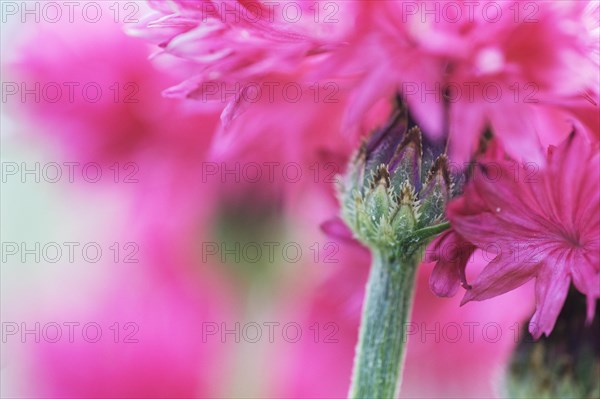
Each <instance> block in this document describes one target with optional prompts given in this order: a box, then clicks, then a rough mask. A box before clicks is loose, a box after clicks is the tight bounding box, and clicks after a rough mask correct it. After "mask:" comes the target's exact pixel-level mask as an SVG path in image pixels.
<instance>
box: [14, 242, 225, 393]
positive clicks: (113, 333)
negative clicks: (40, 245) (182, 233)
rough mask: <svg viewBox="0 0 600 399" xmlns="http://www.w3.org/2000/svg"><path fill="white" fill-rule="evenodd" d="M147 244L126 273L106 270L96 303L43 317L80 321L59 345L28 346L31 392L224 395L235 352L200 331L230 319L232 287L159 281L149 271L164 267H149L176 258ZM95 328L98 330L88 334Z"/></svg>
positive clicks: (108, 267) (208, 282)
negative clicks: (221, 393)
mask: <svg viewBox="0 0 600 399" xmlns="http://www.w3.org/2000/svg"><path fill="white" fill-rule="evenodd" d="M148 244H150V243H146V242H143V241H140V242H139V245H140V248H142V250H146V251H143V252H140V254H136V259H139V260H140V263H137V264H131V263H130V264H127V266H128V267H126V268H124V267H123V265H110V264H107V265H105V268H104V275H103V277H104V278H107V279H108V281H109V282H110V288H106V289H105V292H103V293H100V294H99V295H98V296H97V298H96V300H95V302H96V304H95V305H93V306H88V307H85V308H82V309H79V310H76V311H73V310H68V309H65V308H67V306H65V307H63V308H61V309H54V310H53V311H47V312H45V314H43V319H46V320H52V321H53V322H57V323H59V324H60V325H61V326H62V325H63V324H62V323H63V321H64V322H74V323H79V324H77V325H76V326H75V327H73V331H74V332H73V333H72V334H70V335H69V336H70V337H71V338H69V337H67V336H66V334H64V333H65V330H66V329H67V327H63V328H62V329H63V336H62V337H61V338H60V340H59V341H58V342H49V341H48V340H43V341H42V342H41V343H38V344H32V343H29V344H28V345H27V348H25V350H27V351H28V352H29V355H30V356H31V359H32V360H31V364H32V369H31V370H32V373H33V376H34V377H35V379H36V384H34V385H35V386H30V387H29V392H26V394H27V395H31V396H35V397H43V398H123V397H127V398H164V397H172V398H190V397H214V396H215V395H218V394H219V393H220V392H221V390H222V388H223V383H224V379H225V378H226V372H227V367H228V364H229V361H230V360H229V359H231V356H230V354H231V352H230V351H228V349H227V347H226V346H225V345H224V344H223V343H222V342H220V340H218V339H213V340H210V341H208V340H206V339H205V337H204V335H203V334H205V331H206V330H205V325H206V324H212V325H220V323H221V322H223V321H225V320H228V315H230V314H231V303H230V301H228V299H227V296H228V290H227V289H226V286H225V285H223V284H222V283H220V282H219V281H218V280H217V279H215V278H214V276H212V277H210V278H209V277H208V276H207V274H206V273H204V276H203V277H204V278H203V279H202V280H199V279H196V280H194V281H191V280H188V281H187V282H185V281H183V280H180V281H178V282H174V281H172V280H166V279H163V278H161V277H162V276H161V275H159V274H156V273H154V272H153V271H152V270H156V269H159V268H157V267H156V266H155V265H152V263H154V262H159V263H160V262H164V261H165V259H164V258H165V257H166V256H170V257H171V258H172V256H173V254H172V253H168V252H165V251H164V248H166V247H165V245H162V247H157V246H154V247H151V248H149V246H148ZM154 244H155V243H154ZM160 248H162V249H160ZM170 261H171V262H176V261H177V260H172V259H171V260H170ZM48 283H49V282H48ZM107 287H108V286H107ZM38 320H39V319H38ZM94 323H95V325H96V326H97V327H93V328H89V329H87V330H83V328H84V326H86V325H88V324H94ZM85 331H87V333H86V332H85ZM98 331H99V333H98ZM95 341H97V342H95Z"/></svg>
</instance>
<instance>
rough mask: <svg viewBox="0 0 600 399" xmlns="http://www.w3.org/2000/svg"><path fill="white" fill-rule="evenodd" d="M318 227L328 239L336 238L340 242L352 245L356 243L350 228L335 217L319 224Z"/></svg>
mask: <svg viewBox="0 0 600 399" xmlns="http://www.w3.org/2000/svg"><path fill="white" fill-rule="evenodd" d="M320 227H321V230H322V231H323V232H324V233H325V234H326V235H327V236H328V237H331V238H336V239H339V240H340V241H346V242H352V243H353V244H356V243H357V241H356V240H355V239H354V236H353V235H352V231H351V230H350V228H348V226H346V223H344V221H343V220H342V219H340V218H339V217H337V216H336V217H334V218H332V219H329V220H326V221H325V222H323V223H321V226H320Z"/></svg>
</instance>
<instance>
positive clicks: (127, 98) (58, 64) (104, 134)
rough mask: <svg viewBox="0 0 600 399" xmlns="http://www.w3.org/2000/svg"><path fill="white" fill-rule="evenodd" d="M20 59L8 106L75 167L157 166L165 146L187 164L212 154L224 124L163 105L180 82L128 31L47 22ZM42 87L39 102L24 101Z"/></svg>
mask: <svg viewBox="0 0 600 399" xmlns="http://www.w3.org/2000/svg"><path fill="white" fill-rule="evenodd" d="M74 37H76V40H75V39H74ZM14 54H15V55H14V56H12V57H11V59H7V60H4V62H3V63H5V69H6V73H7V75H9V76H11V78H13V80H14V81H17V82H20V83H21V86H22V87H21V88H20V90H19V92H18V93H17V94H15V95H11V96H8V101H7V103H8V106H9V107H10V108H11V109H14V111H15V112H17V113H21V114H22V115H23V116H25V117H27V118H29V119H30V120H32V121H33V123H32V125H33V127H34V128H35V132H38V131H41V132H42V133H44V134H52V135H53V136H54V138H55V139H56V138H58V139H60V140H61V143H62V144H63V148H64V149H66V151H65V154H66V156H67V157H69V158H70V159H71V160H74V161H75V160H77V161H81V162H100V163H102V164H103V166H104V165H110V164H111V163H114V162H121V163H125V162H137V163H146V165H145V167H149V166H150V165H151V162H150V161H151V160H150V159H149V158H151V157H153V156H156V154H153V153H152V151H153V150H155V149H156V148H157V147H160V149H161V151H162V154H164V155H167V154H169V155H176V156H178V157H181V158H182V159H189V158H190V156H194V157H197V156H198V154H201V153H202V152H204V151H205V150H206V149H207V148H208V144H209V143H210V140H211V136H212V132H213V131H214V129H215V127H216V123H217V122H218V119H217V118H215V116H214V114H213V115H211V114H210V113H207V112H206V111H204V112H198V109H197V107H196V108H194V107H193V104H189V103H184V102H182V101H176V100H172V99H165V98H162V96H161V90H162V89H163V88H164V86H165V85H169V84H172V83H174V82H175V81H176V80H177V79H178V78H177V76H174V75H173V73H172V72H170V73H166V72H165V71H161V70H159V69H158V68H157V67H155V66H153V65H152V64H150V63H149V62H148V60H147V57H148V55H149V51H148V49H147V46H146V45H145V44H144V43H142V42H141V41H139V40H136V39H134V38H131V37H128V36H127V35H126V34H124V32H123V26H122V25H121V24H117V23H115V22H114V21H112V20H106V19H103V20H101V21H100V22H98V23H85V22H81V21H76V22H75V23H62V24H51V23H45V22H42V23H40V24H35V25H32V26H31V27H27V29H26V30H25V34H24V35H23V37H21V38H19V40H18V41H17V45H16V48H15V53H14ZM116 54H118V55H119V56H116ZM65 59H68V60H69V62H65ZM36 87H38V89H37V90H35V92H36V93H37V95H36V97H35V98H34V95H33V94H28V95H26V96H25V95H24V93H25V89H27V90H30V91H33V90H34V88H36ZM174 153H176V154H174ZM146 161H148V162H146ZM138 166H139V165H138ZM141 172H142V173H143V172H144V168H141Z"/></svg>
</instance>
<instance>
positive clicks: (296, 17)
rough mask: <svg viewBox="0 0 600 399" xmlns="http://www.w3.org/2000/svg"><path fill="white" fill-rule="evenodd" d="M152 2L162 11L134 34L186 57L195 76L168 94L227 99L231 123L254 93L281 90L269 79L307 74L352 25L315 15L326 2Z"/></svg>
mask: <svg viewBox="0 0 600 399" xmlns="http://www.w3.org/2000/svg"><path fill="white" fill-rule="evenodd" d="M150 5H151V6H152V7H154V8H155V10H156V12H154V13H152V14H150V15H148V16H147V17H146V18H145V20H144V21H143V22H142V23H141V24H140V26H139V27H138V28H136V29H131V30H130V32H131V33H132V34H133V35H136V36H141V37H145V38H147V39H149V40H150V41H153V42H155V43H156V44H158V45H159V47H160V48H161V49H162V51H161V53H166V54H170V55H174V56H176V57H179V58H181V59H182V60H183V61H184V63H187V64H188V65H189V67H190V70H191V74H192V76H191V77H190V78H189V79H187V80H186V81H184V82H183V83H181V84H179V85H177V86H175V87H172V88H170V89H168V90H167V91H166V92H165V94H166V95H168V96H174V97H184V98H193V99H196V100H201V101H203V102H208V101H221V102H224V103H226V104H227V106H226V108H225V109H224V110H223V114H222V115H221V118H222V120H223V122H224V123H225V124H227V123H228V122H230V121H232V120H233V119H235V118H236V117H237V116H239V114H241V113H242V112H243V111H244V110H245V109H246V108H247V107H248V106H249V105H250V104H251V103H252V101H249V100H248V99H249V98H255V96H256V91H257V90H265V89H268V90H272V89H273V87H272V86H271V87H269V83H270V81H269V79H271V80H273V79H275V80H281V78H282V77H285V76H288V77H291V79H294V80H296V81H298V80H299V79H302V76H304V75H306V74H307V73H308V72H309V71H311V70H312V69H314V68H315V65H319V63H320V62H321V61H322V60H323V58H324V57H326V55H327V53H329V52H330V51H331V50H332V49H333V48H335V47H336V46H338V45H339V37H340V35H341V34H342V31H343V27H344V26H345V25H343V24H340V23H325V22H321V21H320V20H319V19H318V18H316V17H315V18H313V14H314V13H316V12H319V11H320V9H321V8H322V7H323V5H322V4H319V3H316V4H313V3H310V4H309V3H297V2H292V1H284V2H277V3H275V2H274V3H273V4H269V3H268V2H267V3H264V4H262V3H260V2H248V1H210V0H205V1H201V2H189V1H180V0H177V1H172V2H169V3H164V2H158V1H152V2H150ZM313 8H314V10H313ZM341 8H342V10H344V9H346V8H351V6H350V5H348V6H342V7H341ZM317 9H318V10H319V11H317ZM339 9H340V7H339V6H338V10H339ZM315 20H316V21H315ZM276 90H278V91H281V88H279V89H276Z"/></svg>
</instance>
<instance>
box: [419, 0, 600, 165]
mask: <svg viewBox="0 0 600 399" xmlns="http://www.w3.org/2000/svg"><path fill="white" fill-rule="evenodd" d="M492 4H493V5H495V7H497V8H498V10H499V11H500V12H501V13H502V15H503V17H502V18H499V21H498V22H494V23H491V22H490V20H489V19H490V17H489V16H488V17H486V18H483V19H481V18H480V19H479V20H477V21H475V23H473V24H464V26H463V28H464V33H462V34H461V36H462V38H463V40H466V41H468V43H469V46H468V48H467V51H465V52H464V53H462V54H461V53H460V52H458V54H456V55H455V56H453V55H452V53H453V50H452V49H450V54H449V56H450V57H451V61H450V68H449V70H450V73H449V75H448V77H447V78H446V79H447V82H448V83H447V84H448V85H449V87H450V93H449V96H450V98H451V100H450V116H449V120H450V124H449V129H450V131H449V134H450V151H451V153H452V154H453V156H454V158H455V159H456V160H458V161H465V160H467V159H469V157H470V155H471V154H472V153H473V151H474V149H475V148H476V147H477V143H478V140H479V136H480V134H481V132H482V130H483V129H485V127H486V126H489V127H490V128H491V129H492V132H493V133H494V135H495V136H496V137H498V138H499V140H500V141H501V143H502V144H503V146H504V148H505V149H506V151H507V152H508V153H509V154H510V155H511V156H512V157H513V158H515V159H520V158H521V157H523V158H525V159H527V160H530V161H534V162H537V163H538V164H542V163H543V161H544V157H543V154H542V146H541V145H540V144H539V141H540V139H541V140H544V139H545V138H546V137H547V136H550V137H553V138H554V137H557V136H558V137H559V141H560V140H562V139H564V138H565V137H566V135H567V134H568V132H569V131H570V129H564V127H563V126H561V124H555V125H554V126H553V127H552V125H551V124H550V123H547V122H546V123H545V120H547V119H556V117H555V114H556V113H557V109H556V108H557V107H558V108H560V107H567V106H570V105H571V104H573V103H577V104H580V105H583V104H585V103H586V102H591V103H593V104H596V107H595V108H596V112H598V107H597V104H598V86H599V84H600V82H599V80H598V68H599V62H598V59H597V50H598V40H597V35H594V34H592V29H593V28H594V25H595V26H596V27H597V24H598V14H597V3H596V2H590V3H586V2H576V3H575V2H559V3H553V2H535V3H508V2H506V3H498V2H490V3H489V4H486V3H483V5H482V8H476V10H475V15H484V9H488V10H489V9H490V8H491V7H486V6H488V5H492ZM500 6H501V7H500ZM594 7H596V10H595V11H594V9H593V8H594ZM594 12H595V19H596V21H595V22H592V21H590V22H591V24H586V22H588V17H589V16H590V15H594V14H593V13H594ZM592 18H593V17H592ZM495 19H496V18H494V20H495ZM427 39H428V37H427V36H425V37H424V40H427ZM469 86H472V89H470V88H469ZM563 121H565V122H566V121H567V118H564V119H563ZM544 123H545V125H544ZM548 126H551V129H549V130H547V129H543V128H547V127H548ZM559 141H554V142H553V144H557V143H558V142H559Z"/></svg>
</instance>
